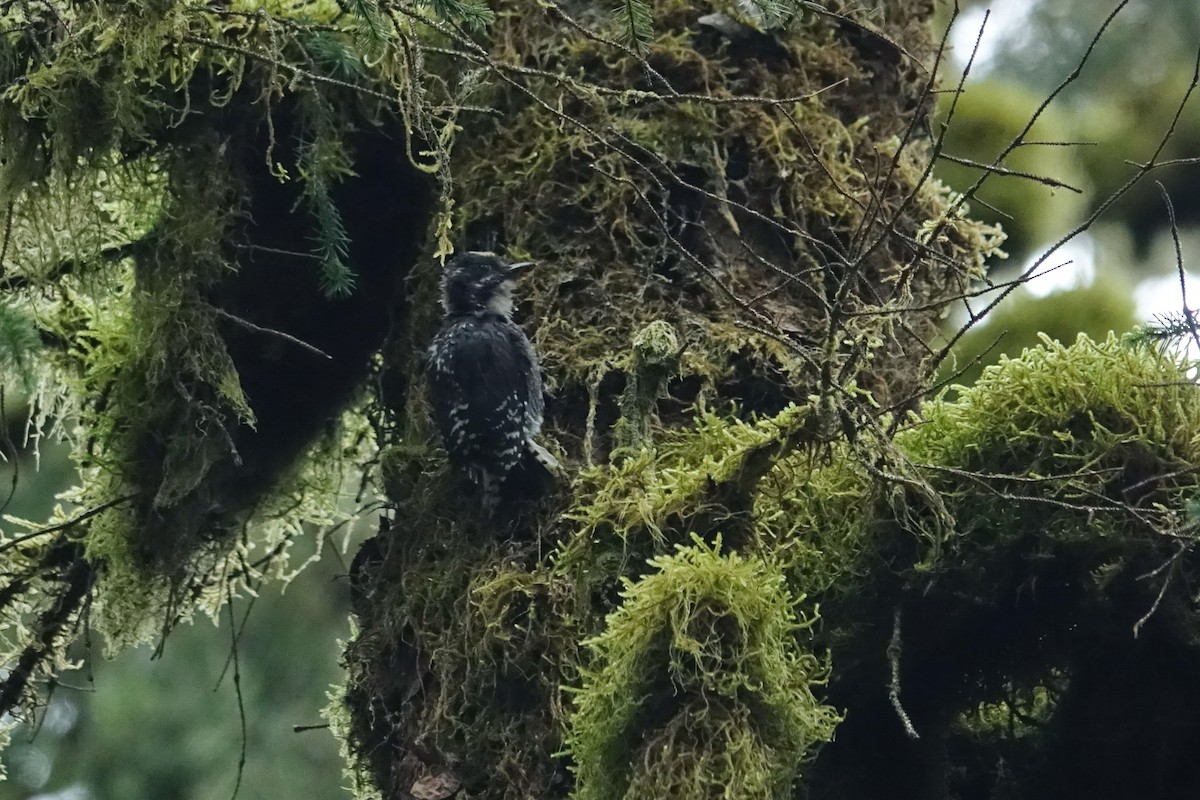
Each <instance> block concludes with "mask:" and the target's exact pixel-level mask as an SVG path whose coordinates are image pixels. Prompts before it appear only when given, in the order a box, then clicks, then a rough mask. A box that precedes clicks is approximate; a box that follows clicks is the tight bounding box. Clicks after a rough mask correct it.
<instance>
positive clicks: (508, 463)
mask: <svg viewBox="0 0 1200 800" xmlns="http://www.w3.org/2000/svg"><path fill="white" fill-rule="evenodd" d="M472 322H473V323H474V324H461V323H458V324H452V325H450V326H447V327H446V328H444V329H443V330H442V331H441V332H440V333H439V334H438V337H439V338H440V337H446V341H449V342H450V343H452V345H453V346H449V347H446V346H444V343H443V346H438V342H436V341H435V345H434V347H432V348H431V357H430V364H429V379H430V380H429V383H430V392H431V395H432V399H433V406H434V416H435V418H436V422H437V425H438V428H439V430H440V431H441V434H442V438H443V440H444V441H445V442H446V443H447V450H449V451H450V453H451V457H452V458H454V460H457V461H460V462H467V465H469V464H470V462H472V461H482V462H488V461H490V462H493V463H494V465H495V466H496V467H498V468H499V470H500V471H501V472H507V471H508V470H509V469H511V468H512V467H513V466H515V465H516V463H517V462H518V461H519V459H520V457H521V453H522V451H523V449H524V443H525V433H526V425H527V422H526V419H527V415H528V414H529V412H530V410H531V409H530V404H531V397H530V377H529V376H530V373H531V372H536V365H535V364H534V363H533V360H532V350H531V349H530V348H529V343H528V340H526V339H525V335H524V334H523V333H522V332H521V329H520V328H518V327H517V326H516V325H515V324H514V323H511V322H508V321H506V320H500V319H489V318H486V317H485V318H482V319H481V320H477V321H472ZM540 384H541V381H540V378H539V379H538V393H537V399H536V401H535V402H536V403H537V404H538V405H539V406H540V404H541V392H540ZM538 416H539V417H540V408H539V409H538ZM451 443H461V444H460V445H455V446H451Z"/></svg>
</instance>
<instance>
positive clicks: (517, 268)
mask: <svg viewBox="0 0 1200 800" xmlns="http://www.w3.org/2000/svg"><path fill="white" fill-rule="evenodd" d="M536 263H537V262H536V261H518V262H517V263H515V264H509V265H508V269H507V270H505V272H504V277H505V278H507V279H509V280H514V279H516V278H519V277H520V276H521V274H522V273H524V272H525V270H527V269H529V268H530V267H532V266H533V265H534V264H536Z"/></svg>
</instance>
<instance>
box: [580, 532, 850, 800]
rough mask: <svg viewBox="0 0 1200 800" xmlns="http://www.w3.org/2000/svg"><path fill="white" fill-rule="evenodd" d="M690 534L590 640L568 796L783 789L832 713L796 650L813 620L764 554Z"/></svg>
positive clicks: (816, 668) (818, 676) (817, 668)
mask: <svg viewBox="0 0 1200 800" xmlns="http://www.w3.org/2000/svg"><path fill="white" fill-rule="evenodd" d="M718 550H719V543H718V545H716V546H709V545H706V544H704V543H703V542H700V541H699V540H697V541H696V543H695V545H694V546H691V547H680V548H678V551H677V553H676V554H675V555H673V556H664V557H659V558H657V559H654V560H652V561H651V562H650V566H651V567H652V568H653V569H654V570H655V572H653V573H651V574H649V575H647V576H646V577H644V578H642V579H641V580H639V581H637V582H636V583H627V584H626V587H625V591H624V592H623V594H622V603H621V607H620V608H619V609H618V610H617V611H615V612H614V613H613V614H612V615H611V616H610V617H609V618H608V620H607V622H606V625H605V629H604V632H603V633H602V634H600V635H599V636H597V637H596V638H594V639H592V640H590V641H589V642H588V645H589V646H590V647H591V648H592V650H593V654H594V662H595V666H594V667H590V668H589V669H588V670H587V671H586V672H585V673H584V681H583V686H582V688H581V689H580V690H579V693H578V694H577V695H576V698H575V707H576V710H575V713H574V714H573V715H572V717H571V722H570V734H569V736H568V743H569V746H570V748H571V752H572V754H573V755H574V757H575V761H576V775H577V778H578V784H577V787H576V792H575V797H577V798H580V800H602V798H622V797H689V798H718V797H727V796H730V793H732V795H733V796H736V797H746V798H751V797H760V798H783V797H788V796H790V790H791V784H792V781H793V779H794V777H795V774H796V770H797V769H798V768H799V766H800V765H801V763H802V762H803V760H804V759H805V758H806V757H811V755H812V752H811V748H812V747H813V745H815V744H817V743H819V742H823V741H826V740H828V739H829V738H830V737H831V736H832V733H833V729H834V726H835V725H836V724H837V722H838V721H839V718H838V716H837V713H836V712H835V711H834V710H833V709H831V708H829V707H828V706H823V705H822V704H821V703H820V702H819V701H818V700H817V699H816V697H815V696H814V694H813V689H814V687H816V686H819V685H821V684H822V683H823V682H824V680H825V677H826V676H827V671H828V668H827V666H826V665H824V664H823V663H822V662H821V660H820V659H819V658H817V657H816V656H814V655H812V654H810V653H807V652H805V651H804V649H803V648H802V647H801V646H800V644H799V641H798V637H799V636H800V635H801V633H802V632H803V631H804V630H805V629H806V628H807V627H808V626H810V625H812V623H813V621H814V618H813V617H806V616H804V615H802V614H800V613H798V612H797V610H796V605H797V599H796V598H794V597H793V596H792V595H791V594H790V592H789V591H788V590H787V588H786V586H785V583H784V579H783V576H782V574H781V573H780V572H778V571H777V569H775V568H773V567H772V566H771V565H770V564H769V563H768V562H765V561H762V560H760V559H757V558H743V557H741V556H738V555H737V554H730V555H724V556H723V555H721V554H720V553H719V552H718Z"/></svg>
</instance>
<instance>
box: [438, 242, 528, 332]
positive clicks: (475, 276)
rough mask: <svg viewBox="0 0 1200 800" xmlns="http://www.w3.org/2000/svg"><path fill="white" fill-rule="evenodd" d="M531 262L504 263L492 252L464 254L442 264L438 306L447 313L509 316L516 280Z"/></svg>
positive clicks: (510, 314)
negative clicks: (439, 304) (487, 312)
mask: <svg viewBox="0 0 1200 800" xmlns="http://www.w3.org/2000/svg"><path fill="white" fill-rule="evenodd" d="M531 266H533V262H532V261H521V262H519V263H516V264H506V263H504V261H502V260H501V259H500V257H499V256H497V255H496V254H495V253H481V252H474V251H472V252H467V253H463V254H461V255H458V256H455V257H454V258H452V259H451V260H450V261H448V262H447V263H446V271H445V273H443V275H442V307H443V308H445V309H446V313H447V314H481V313H483V312H485V311H490V312H492V313H493V314H499V315H500V316H502V317H510V316H512V310H513V296H512V292H513V289H514V288H516V285H517V278H519V277H520V275H521V273H522V272H524V271H525V270H526V269H528V268H529V267H531Z"/></svg>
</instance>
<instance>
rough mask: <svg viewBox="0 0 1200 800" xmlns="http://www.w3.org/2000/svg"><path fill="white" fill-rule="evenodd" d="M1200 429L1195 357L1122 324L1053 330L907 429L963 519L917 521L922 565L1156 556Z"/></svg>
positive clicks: (1090, 564)
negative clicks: (1156, 345)
mask: <svg viewBox="0 0 1200 800" xmlns="http://www.w3.org/2000/svg"><path fill="white" fill-rule="evenodd" d="M1198 431H1200V396H1198V395H1197V393H1196V391H1195V388H1194V385H1193V383H1192V382H1191V380H1190V379H1189V378H1188V375H1187V367H1186V365H1185V364H1182V363H1180V362H1178V361H1175V360H1173V359H1172V358H1171V357H1169V356H1166V355H1162V354H1159V353H1156V352H1154V351H1152V350H1149V349H1145V348H1134V347H1130V346H1127V345H1124V344H1122V343H1121V342H1120V340H1118V339H1117V337H1116V336H1114V335H1110V336H1109V337H1108V338H1107V339H1106V340H1104V341H1102V342H1099V343H1097V342H1093V341H1092V340H1090V339H1088V338H1087V337H1086V336H1083V335H1080V336H1079V338H1078V340H1077V341H1076V342H1075V343H1074V344H1072V345H1070V346H1067V345H1063V344H1060V343H1058V342H1056V341H1052V340H1050V339H1049V338H1047V337H1043V340H1042V344H1041V346H1039V347H1035V348H1031V349H1029V350H1026V351H1025V352H1024V353H1023V354H1022V355H1021V357H1020V358H1016V359H1007V358H1005V359H1002V360H1001V362H1000V363H999V364H997V365H995V366H991V367H988V368H987V369H985V370H984V372H983V375H982V376H981V377H980V379H979V381H978V382H977V383H976V384H975V385H974V386H973V387H971V388H970V389H963V390H962V395H961V396H960V397H959V398H958V399H956V400H954V401H940V402H934V403H931V404H929V405H927V406H926V408H925V409H924V410H923V420H922V422H921V424H920V425H917V426H914V427H913V428H911V429H909V430H907V431H904V432H902V433H901V434H900V435H899V436H897V438H896V443H897V445H898V446H899V447H900V448H901V449H902V450H903V451H904V452H905V453H906V454H907V455H908V456H909V457H910V458H911V459H912V460H913V461H914V462H916V463H917V464H918V465H919V468H920V469H921V470H922V472H923V473H924V474H925V475H926V476H927V477H928V480H929V481H930V482H931V484H932V486H933V487H934V488H935V489H936V491H937V492H938V493H939V494H940V496H941V497H943V498H944V499H945V501H946V504H947V507H948V508H949V510H950V513H951V514H952V516H953V517H954V520H955V525H954V529H953V532H952V533H951V534H950V535H949V537H948V539H945V540H943V539H942V534H938V533H934V532H933V530H932V529H928V530H921V529H920V528H918V530H916V531H914V532H916V533H918V534H920V535H921V536H923V537H925V544H926V545H927V549H925V550H924V558H925V559H926V560H923V561H921V562H919V564H918V566H919V567H921V568H927V569H934V570H940V569H943V568H948V567H950V566H952V565H953V568H954V569H955V570H956V571H957V570H962V571H963V574H964V575H965V574H966V573H967V572H970V571H971V570H973V569H975V568H976V567H978V568H979V570H980V571H979V574H980V575H990V576H992V577H993V578H994V580H996V581H997V582H1003V581H1005V580H1007V576H1008V572H1007V571H1006V570H1002V569H997V568H995V565H994V562H993V566H992V567H991V568H989V569H983V567H982V564H981V563H979V560H988V559H995V558H996V557H998V556H999V554H1000V553H1004V552H1008V553H1010V555H1011V554H1013V553H1015V552H1025V551H1027V550H1029V549H1030V548H1032V549H1034V550H1037V551H1039V552H1042V553H1044V554H1045V553H1050V552H1060V553H1065V552H1069V551H1070V552H1073V557H1072V560H1070V561H1069V562H1064V563H1075V564H1076V568H1077V569H1078V570H1079V571H1081V572H1082V573H1084V574H1086V573H1088V572H1090V571H1091V570H1094V569H1098V568H1100V567H1101V566H1102V565H1104V564H1105V563H1107V562H1108V561H1109V560H1110V559H1112V558H1116V557H1117V556H1116V553H1118V552H1122V551H1124V552H1126V553H1127V554H1129V555H1133V554H1134V553H1137V552H1141V553H1143V555H1145V556H1146V557H1148V558H1153V556H1152V555H1151V554H1153V553H1154V552H1155V551H1157V550H1160V549H1162V548H1164V547H1168V545H1169V544H1170V534H1169V532H1170V531H1171V530H1174V529H1176V528H1177V527H1178V526H1179V525H1180V524H1182V520H1183V516H1182V515H1183V514H1184V509H1185V505H1186V502H1187V500H1188V499H1189V498H1190V497H1191V496H1193V494H1194V492H1195V491H1196V488H1197V485H1196V479H1195V476H1194V472H1193V470H1192V468H1191V465H1193V464H1195V463H1197V460H1198V459H1200V435H1198V433H1197V432H1198ZM943 545H944V546H945V549H942V547H943ZM1013 566H1014V569H1015V568H1017V567H1016V565H1015V564H1014V565H1013ZM1126 567H1128V565H1126ZM977 588H978V590H979V591H980V592H983V593H986V592H987V591H988V590H987V589H986V587H984V586H982V585H980V586H979V587H977Z"/></svg>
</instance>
